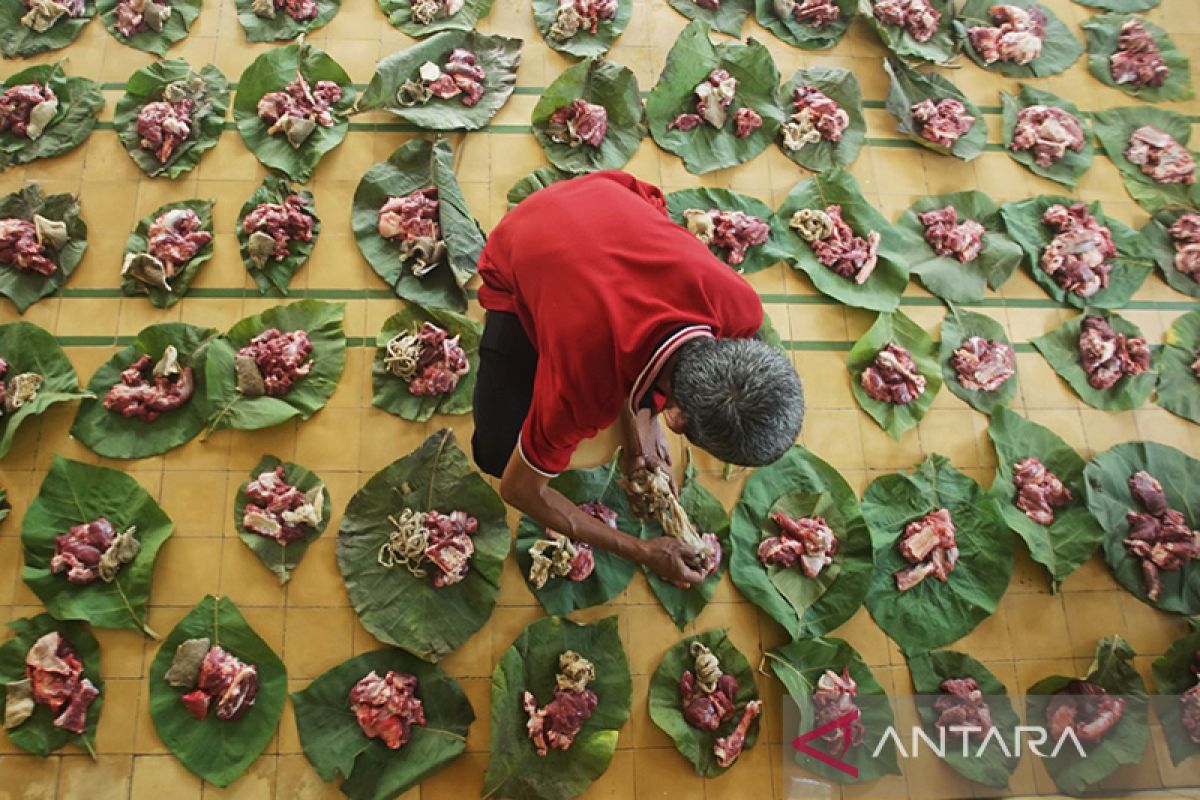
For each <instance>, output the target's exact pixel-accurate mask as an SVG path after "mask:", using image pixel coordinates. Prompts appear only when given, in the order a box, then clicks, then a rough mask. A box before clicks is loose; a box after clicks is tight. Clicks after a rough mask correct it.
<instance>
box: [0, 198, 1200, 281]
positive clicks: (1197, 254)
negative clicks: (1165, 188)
mask: <svg viewBox="0 0 1200 800" xmlns="http://www.w3.org/2000/svg"><path fill="white" fill-rule="evenodd" d="M0 227H3V223H2V222H0ZM1169 233H1170V235H1171V242H1172V243H1173V244H1174V245H1175V269H1177V270H1179V271H1180V272H1182V273H1183V274H1184V275H1186V276H1188V277H1189V278H1191V279H1192V280H1194V281H1198V282H1200V214H1195V213H1192V212H1188V213H1187V214H1184V215H1182V216H1181V217H1179V219H1177V220H1175V223H1174V224H1173V225H1171V228H1170V230H1169ZM0 252H2V251H0ZM0 258H2V256H0Z"/></svg>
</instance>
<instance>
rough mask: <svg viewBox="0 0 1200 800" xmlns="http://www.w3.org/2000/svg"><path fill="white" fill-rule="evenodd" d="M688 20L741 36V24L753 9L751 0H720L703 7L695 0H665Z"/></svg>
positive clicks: (734, 35) (737, 36)
mask: <svg viewBox="0 0 1200 800" xmlns="http://www.w3.org/2000/svg"><path fill="white" fill-rule="evenodd" d="M667 2H668V3H670V5H671V8H673V9H675V10H676V11H678V12H679V13H680V14H682V15H683V16H685V17H687V18H688V19H689V20H693V21H699V22H703V23H704V24H705V25H708V26H709V27H710V28H712V29H713V30H715V31H720V32H721V33H725V34H728V35H730V36H733V37H736V38H739V39H740V38H741V36H742V25H744V24H745V22H746V17H748V16H750V12H751V11H753V10H754V2H753V0H720V1H719V2H718V3H717V7H716V8H703V7H701V6H700V5H698V4H697V3H696V2H695V0H667Z"/></svg>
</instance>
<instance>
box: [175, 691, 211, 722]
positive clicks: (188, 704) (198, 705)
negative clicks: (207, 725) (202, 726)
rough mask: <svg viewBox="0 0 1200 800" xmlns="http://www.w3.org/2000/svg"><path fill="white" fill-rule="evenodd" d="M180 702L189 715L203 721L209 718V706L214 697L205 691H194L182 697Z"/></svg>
mask: <svg viewBox="0 0 1200 800" xmlns="http://www.w3.org/2000/svg"><path fill="white" fill-rule="evenodd" d="M179 702H181V703H183V707H184V708H185V709H187V712H188V713H189V714H191V715H192V716H193V717H195V718H196V719H199V720H202V719H204V718H205V717H207V716H208V706H209V703H211V702H212V695H211V694H209V693H208V692H206V691H204V690H203V689H193V690H192V691H190V692H188V693H187V694H185V695H183V696H182V697H180V698H179Z"/></svg>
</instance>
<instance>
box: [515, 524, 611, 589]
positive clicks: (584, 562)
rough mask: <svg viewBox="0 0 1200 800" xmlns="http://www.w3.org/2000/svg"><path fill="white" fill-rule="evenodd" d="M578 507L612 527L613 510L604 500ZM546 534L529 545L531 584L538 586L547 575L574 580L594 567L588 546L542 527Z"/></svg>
mask: <svg viewBox="0 0 1200 800" xmlns="http://www.w3.org/2000/svg"><path fill="white" fill-rule="evenodd" d="M579 510H580V511H582V512H584V513H585V514H589V515H591V516H593V517H595V518H596V519H598V520H600V521H601V522H602V523H604V524H605V525H607V526H608V527H610V528H612V529H613V530H616V528H617V512H616V511H613V510H612V509H611V508H609V507H608V506H606V505H604V503H580V504H579ZM546 537H547V538H545V539H541V540H539V541H536V542H534V543H533V545H532V546H531V547H530V548H529V555H530V557H531V558H532V559H533V562H532V563H531V564H530V566H529V582H530V583H532V584H533V587H534V588H535V589H541V588H542V587H543V586H545V585H546V581H548V580H549V579H550V578H566V579H567V580H569V581H575V582H579V581H582V580H587V578H588V576H589V575H591V574H592V570H594V569H595V568H596V558H595V555H594V554H593V553H592V546H591V545H590V544H588V543H587V542H577V541H575V540H573V539H571V538H570V537H568V536H563V535H562V534H561V533H558V532H557V531H552V530H550V529H549V528H547V529H546Z"/></svg>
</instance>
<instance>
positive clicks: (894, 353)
mask: <svg viewBox="0 0 1200 800" xmlns="http://www.w3.org/2000/svg"><path fill="white" fill-rule="evenodd" d="M859 382H860V383H861V384H862V388H863V391H865V392H866V393H867V396H868V397H870V398H872V399H873V400H878V401H879V402H881V403H893V404H895V405H902V406H903V405H908V404H909V403H911V402H913V401H914V400H916V399H917V398H918V397H920V396H921V395H922V394H924V393H925V376H924V375H922V374H921V373H920V372H918V371H917V365H916V362H914V361H913V357H912V353H910V352H908V350H907V349H906V348H905V347H903V346H901V345H898V344H896V343H895V342H888V344H887V346H886V347H884V348H883V349H882V350H880V351H879V352H878V353H877V354H876V355H875V360H874V361H873V362H871V365H870V366H869V367H867V368H866V369H864V370H863V372H862V376H861V377H860V378H859Z"/></svg>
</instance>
